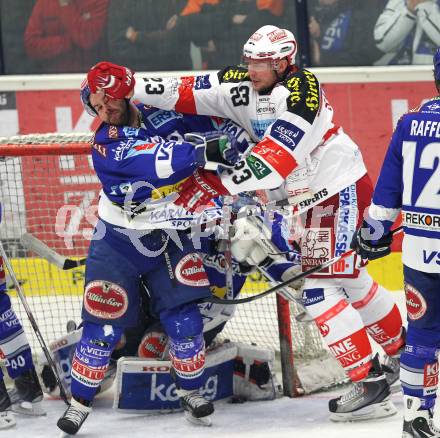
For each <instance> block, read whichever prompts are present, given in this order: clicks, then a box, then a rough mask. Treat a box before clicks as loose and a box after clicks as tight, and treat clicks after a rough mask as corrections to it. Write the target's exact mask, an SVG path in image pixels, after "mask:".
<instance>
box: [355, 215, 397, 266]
mask: <svg viewBox="0 0 440 438" xmlns="http://www.w3.org/2000/svg"><path fill="white" fill-rule="evenodd" d="M392 243H393V235H392V234H391V233H388V234H384V235H383V236H382V237H381V238H380V239H378V240H371V230H370V227H369V226H368V223H367V222H366V221H364V222H363V223H362V226H361V228H359V229H358V230H356V231H355V233H354V234H353V239H352V241H351V245H350V247H351V248H352V249H354V250H355V251H356V252H357V253H358V254H359V255H360V256H361V258H362V259H368V260H376V259H380V258H381V257H385V256H387V255H388V254H390V253H391V244H392Z"/></svg>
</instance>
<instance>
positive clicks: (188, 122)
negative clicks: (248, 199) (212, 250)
mask: <svg viewBox="0 0 440 438" xmlns="http://www.w3.org/2000/svg"><path fill="white" fill-rule="evenodd" d="M138 109H139V111H140V119H141V126H140V128H131V127H124V126H114V125H108V124H102V125H101V126H100V127H99V128H98V129H97V131H96V133H95V138H94V142H93V150H92V158H93V164H94V168H95V170H96V173H97V175H98V177H99V179H100V181H101V182H102V185H103V191H102V193H101V197H100V201H99V210H98V213H99V216H100V217H101V218H102V219H103V220H105V221H107V222H109V223H111V224H114V225H118V226H122V227H125V228H134V229H148V228H158V227H165V228H176V229H185V228H188V227H189V226H190V225H191V224H192V223H193V222H194V221H195V220H199V221H203V222H204V221H207V220H210V219H215V218H218V217H219V214H220V209H219V208H217V207H216V206H215V205H214V204H212V205H208V206H207V208H206V209H205V210H204V212H203V214H200V215H196V214H193V213H191V212H189V211H187V210H186V209H185V208H184V207H183V206H180V205H176V204H175V203H174V201H176V199H177V198H178V190H179V187H180V186H181V184H182V183H183V182H184V181H185V180H186V179H187V178H188V177H190V176H191V175H192V174H193V172H194V170H195V169H196V168H197V156H196V149H195V147H194V144H192V143H188V142H186V141H184V140H183V138H184V134H186V133H188V132H201V133H205V132H209V131H213V130H217V129H224V130H225V131H226V132H229V133H232V134H233V135H235V136H237V135H238V136H239V137H240V136H241V137H240V138H241V141H240V144H241V147H242V148H246V147H247V141H246V139H244V138H243V135H242V133H243V130H242V129H240V128H238V127H237V126H236V125H235V124H234V123H232V122H230V121H226V122H225V121H223V120H221V119H218V118H217V119H215V118H210V117H202V116H188V115H186V116H184V115H182V114H179V113H176V112H174V111H163V110H158V109H156V108H150V107H146V106H144V105H138Z"/></svg>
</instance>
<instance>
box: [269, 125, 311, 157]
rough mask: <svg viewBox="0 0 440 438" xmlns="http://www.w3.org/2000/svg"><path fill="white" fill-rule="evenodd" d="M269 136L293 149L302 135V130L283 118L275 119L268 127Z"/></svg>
mask: <svg viewBox="0 0 440 438" xmlns="http://www.w3.org/2000/svg"><path fill="white" fill-rule="evenodd" d="M270 136H271V137H273V138H274V139H275V140H278V141H279V142H280V143H282V144H284V145H285V146H287V147H288V148H289V149H290V150H291V151H293V150H294V149H295V148H296V146H297V145H298V143H299V142H300V141H301V139H302V138H303V136H304V131H303V130H302V129H300V128H298V127H297V126H295V125H293V124H292V123H289V122H286V121H285V120H277V121H276V122H275V123H274V124H273V125H272V127H271V129H270Z"/></svg>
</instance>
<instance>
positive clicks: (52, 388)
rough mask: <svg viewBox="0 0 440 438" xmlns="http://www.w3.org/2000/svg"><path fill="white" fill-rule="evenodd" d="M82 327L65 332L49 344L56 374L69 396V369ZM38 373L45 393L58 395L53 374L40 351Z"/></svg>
mask: <svg viewBox="0 0 440 438" xmlns="http://www.w3.org/2000/svg"><path fill="white" fill-rule="evenodd" d="M81 335H82V328H80V329H78V330H73V331H72V332H70V333H66V334H65V335H63V336H61V337H60V338H58V339H57V340H55V341H53V342H51V343H50V344H49V351H50V355H51V356H52V359H53V361H54V363H55V366H56V367H57V371H58V375H59V376H60V381H61V384H62V385H63V388H64V391H65V392H66V394H67V396H68V397H70V396H71V393H70V384H71V377H70V370H71V368H72V357H73V354H74V353H75V348H76V344H77V343H78V342H79V340H80V339H81ZM38 366H39V374H40V377H41V381H42V383H43V385H42V389H43V391H44V392H45V393H46V394H49V395H52V396H54V397H59V395H60V390H59V388H58V385H57V382H56V379H55V376H54V374H53V371H52V369H51V368H50V366H49V364H48V362H47V359H46V356H45V355H44V353H41V355H40V357H39V360H38Z"/></svg>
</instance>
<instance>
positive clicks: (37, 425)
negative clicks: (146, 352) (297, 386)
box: [0, 293, 440, 438]
mask: <svg viewBox="0 0 440 438" xmlns="http://www.w3.org/2000/svg"><path fill="white" fill-rule="evenodd" d="M393 295H394V297H395V298H396V301H397V303H398V305H399V308H400V310H401V312H402V314H403V315H405V308H404V295H403V294H402V293H393ZM346 390H347V388H339V389H335V390H332V391H330V392H325V393H319V394H313V395H307V396H303V397H299V398H293V399H291V398H287V397H282V398H279V399H277V400H274V401H263V402H247V403H244V404H230V403H228V402H226V401H219V402H216V403H215V409H216V411H215V413H214V415H213V418H212V419H213V425H212V427H210V428H206V427H201V426H194V425H192V424H190V423H188V422H187V421H186V420H185V419H184V418H183V414H182V413H181V412H175V413H172V414H160V415H157V414H156V415H148V416H147V415H135V414H125V413H124V414H122V413H119V412H117V411H115V410H114V409H113V408H112V403H113V395H112V392H111V391H107V392H106V393H104V394H102V395H101V396H100V398H97V399H96V401H95V405H94V410H93V411H92V413H91V414H90V415H89V417H88V419H87V420H86V422H85V423H84V425H83V427H82V428H81V430H80V432H78V434H77V435H76V436H77V437H78V438H125V437H129V438H318V437H319V438H321V437H323V438H349V437H352V438H399V437H401V434H402V432H401V430H402V422H403V419H402V418H403V417H402V412H403V397H402V394H401V393H396V394H393V395H392V396H391V399H392V401H393V403H394V404H395V406H396V407H397V409H398V413H397V414H396V415H394V416H392V417H388V418H385V419H381V420H373V421H365V422H358V423H332V422H331V421H330V420H329V419H328V416H329V414H328V408H327V404H328V400H329V399H330V398H332V397H335V396H337V395H339V394H340V393H342V392H345V391H346ZM43 403H44V407H45V409H46V411H47V416H45V417H39V418H35V417H24V416H17V426H16V427H15V428H13V429H9V430H3V431H1V430H0V438H3V437H5V438H6V437H8V438H9V437H10V438H51V437H59V436H60V431H59V429H58V428H57V426H56V422H57V420H58V418H59V417H60V416H61V414H62V413H63V412H64V410H65V405H64V403H63V402H62V401H60V400H54V399H45V400H44V402H43ZM435 420H436V423H437V424H440V408H439V409H438V410H437V412H436V415H435Z"/></svg>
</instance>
